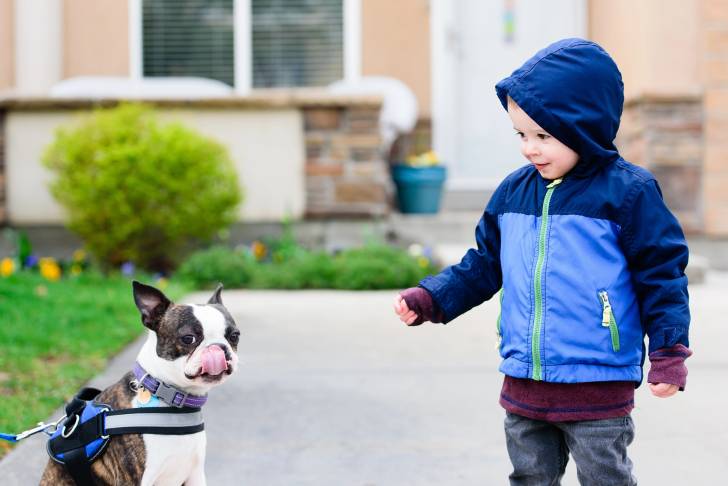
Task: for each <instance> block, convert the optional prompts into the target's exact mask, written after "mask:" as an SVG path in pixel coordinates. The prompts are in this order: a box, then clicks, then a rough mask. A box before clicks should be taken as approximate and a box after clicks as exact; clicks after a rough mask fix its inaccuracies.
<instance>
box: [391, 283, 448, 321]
mask: <svg viewBox="0 0 728 486" xmlns="http://www.w3.org/2000/svg"><path fill="white" fill-rule="evenodd" d="M400 295H401V296H402V298H403V299H404V301H405V302H406V303H407V307H409V308H410V310H413V311H415V313H416V314H417V316H418V317H417V319H416V320H415V322H413V323H412V324H411V325H414V326H416V325H419V324H422V323H423V322H425V321H430V322H442V321H443V318H442V312H440V309H439V308H438V306H437V304H436V303H435V300H434V299H433V298H432V295H430V293H429V292H428V291H427V290H426V289H424V288H422V287H413V288H410V289H407V290H403V291H402V292H400Z"/></svg>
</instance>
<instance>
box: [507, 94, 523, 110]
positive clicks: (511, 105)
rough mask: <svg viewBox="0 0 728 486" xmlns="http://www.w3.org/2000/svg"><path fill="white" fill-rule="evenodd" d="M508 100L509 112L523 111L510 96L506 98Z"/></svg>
mask: <svg viewBox="0 0 728 486" xmlns="http://www.w3.org/2000/svg"><path fill="white" fill-rule="evenodd" d="M506 99H507V100H508V111H516V110H520V109H521V107H520V106H518V105H517V104H516V102H515V101H513V98H511V97H510V96H506Z"/></svg>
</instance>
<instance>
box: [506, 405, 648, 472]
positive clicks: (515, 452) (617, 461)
mask: <svg viewBox="0 0 728 486" xmlns="http://www.w3.org/2000/svg"><path fill="white" fill-rule="evenodd" d="M505 429H506V445H507V447H508V455H509V456H510V458H511V463H512V464H513V473H511V475H510V476H509V479H510V480H511V486H558V485H559V484H561V478H562V477H563V475H564V470H565V469H566V463H567V462H568V460H569V453H571V455H572V456H573V457H574V462H575V463H576V471H577V476H578V477H579V483H580V484H581V485H582V486H608V485H615V486H632V485H636V484H637V480H636V479H635V478H634V476H632V461H630V460H629V458H628V457H627V446H628V445H629V444H631V443H632V439H634V423H633V422H632V417H630V416H626V417H619V418H613V419H603V420H583V421H579V422H542V421H540V420H533V419H530V418H526V417H522V416H520V415H515V414H512V413H507V412H506V420H505Z"/></svg>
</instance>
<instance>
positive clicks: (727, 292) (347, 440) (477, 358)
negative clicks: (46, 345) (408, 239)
mask: <svg viewBox="0 0 728 486" xmlns="http://www.w3.org/2000/svg"><path fill="white" fill-rule="evenodd" d="M690 293H691V299H692V301H691V304H692V305H691V307H692V309H693V331H692V348H693V350H694V351H695V356H694V357H693V358H691V359H690V361H689V368H690V377H689V380H688V383H689V384H688V389H687V391H686V392H685V393H681V394H679V396H677V397H674V398H671V399H667V400H660V399H657V398H653V397H652V396H650V395H649V392H648V390H647V389H646V387H641V388H640V389H639V390H638V393H637V399H636V400H637V408H636V410H635V411H634V418H635V423H636V426H637V439H636V441H635V443H634V444H633V446H632V448H631V457H632V458H633V460H634V462H635V464H636V467H635V473H636V475H637V477H638V479H639V480H640V484H641V485H643V486H649V485H682V484H722V483H724V482H725V478H726V477H728V448H727V447H726V444H727V443H728V421H726V420H724V419H723V418H722V407H723V406H724V405H725V404H726V403H728V388H727V387H726V384H727V383H728V382H727V381H726V374H727V373H728V353H726V351H725V349H726V343H728V322H726V317H725V316H726V315H727V314H728V312H726V310H727V309H728V305H727V302H728V300H727V299H728V274H709V275H708V279H707V281H706V283H705V284H702V285H696V286H693V287H691V288H690ZM393 294H394V293H393V292H362V293H352V292H252V291H227V292H225V293H224V295H223V299H224V301H225V302H226V304H227V305H228V307H229V309H230V310H231V312H232V313H233V314H234V315H235V317H236V319H237V320H238V323H239V325H240V327H241V328H242V330H243V337H242V339H241V349H240V357H241V363H242V368H241V369H240V372H239V373H238V374H237V375H235V376H234V377H233V379H231V380H230V381H229V382H228V383H227V384H226V385H224V386H223V387H221V388H219V389H217V390H215V391H213V393H212V396H211V398H210V401H209V403H208V405H206V407H205V417H206V427H207V433H208V454H207V467H206V469H207V476H208V484H211V485H241V484H242V485H253V486H268V485H270V486H278V485H281V486H283V485H286V486H287V485H336V486H339V485H359V486H364V485H397V486H400V485H418V486H420V485H501V484H507V475H508V473H509V470H510V465H509V462H508V458H507V455H506V450H505V445H504V437H503V431H502V420H503V411H502V410H501V409H500V407H499V406H498V404H497V398H498V392H499V389H500V382H501V376H500V375H499V373H498V372H497V364H498V357H497V355H496V351H495V350H494V342H495V336H494V326H495V320H496V315H497V305H493V304H492V303H486V304H484V305H483V306H481V307H479V308H478V309H475V310H473V311H471V312H470V313H468V314H467V315H465V316H462V317H461V318H459V319H457V320H456V321H455V322H454V323H452V324H450V325H448V326H436V325H424V326H420V327H418V328H406V327H404V326H403V325H401V324H400V323H399V321H397V320H396V319H395V317H394V316H393V313H392V311H391V300H392V297H393ZM207 297H208V295H207V294H204V295H203V294H197V295H192V296H190V297H189V298H188V300H189V301H191V302H204V301H205V300H206V299H207ZM139 344H140V343H139V342H138V343H136V344H135V345H134V346H132V347H130V348H129V349H128V350H127V351H125V352H124V353H122V355H120V356H118V357H117V358H116V359H115V360H114V361H113V363H112V364H111V366H110V368H109V369H108V370H106V371H105V372H104V373H103V374H102V375H101V376H100V377H98V378H97V379H95V380H94V381H93V383H92V384H94V385H97V386H102V387H103V386H106V385H108V384H110V383H112V382H113V381H115V380H116V379H118V377H119V376H120V375H121V374H122V373H123V372H124V371H126V370H127V369H129V368H130V367H131V365H132V363H133V360H134V355H135V353H136V350H137V349H138V347H139ZM45 461H46V456H45V452H44V444H43V440H42V438H40V437H38V438H34V439H30V440H28V441H27V442H26V443H24V444H22V445H21V446H20V447H18V448H17V449H16V450H14V451H13V452H12V453H10V454H9V455H8V456H7V457H6V458H5V459H4V460H3V461H2V462H0V477H1V478H3V480H2V483H3V484H18V485H28V484H34V483H37V481H38V478H39V475H40V472H41V470H42V468H43V465H44V463H45ZM575 477H576V476H575V472H574V466H573V463H571V464H570V466H569V469H568V474H567V478H566V479H565V481H564V484H565V485H576V484H577V482H576V479H575Z"/></svg>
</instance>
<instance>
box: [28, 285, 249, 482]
mask: <svg viewBox="0 0 728 486" xmlns="http://www.w3.org/2000/svg"><path fill="white" fill-rule="evenodd" d="M132 286H133V295H134V302H135V303H136V306H137V308H138V309H139V312H140V313H141V320H142V323H143V324H144V326H146V327H147V328H148V330H149V331H148V337H147V340H146V342H145V344H144V346H143V347H142V349H141V351H140V352H139V355H138V357H137V367H136V369H137V373H136V374H135V373H134V372H129V373H127V374H126V375H124V377H122V378H121V380H119V381H118V382H117V383H116V384H114V385H112V386H110V387H109V388H106V389H105V390H103V391H102V392H101V394H100V395H99V396H98V397H97V398H96V399H95V402H98V403H103V404H106V405H109V406H110V407H111V408H112V409H113V410H120V409H129V408H136V407H144V406H155V407H159V406H169V404H167V403H164V402H163V401H162V400H160V399H159V397H157V396H156V395H153V394H152V393H150V390H149V389H147V388H146V387H145V386H144V385H143V384H142V382H146V381H145V380H149V377H153V378H154V379H156V380H157V381H159V382H164V383H165V384H167V385H170V386H172V387H174V388H176V389H177V391H178V392H181V393H188V394H190V397H193V398H195V397H196V398H198V399H201V400H203V402H202V403H204V399H206V398H205V396H206V394H207V392H208V391H209V390H210V389H211V388H213V387H216V386H218V385H220V384H222V383H223V382H225V381H226V380H227V379H228V377H229V376H230V375H231V374H232V373H233V372H234V371H235V370H236V369H237V366H238V357H237V348H238V341H239V339H240V330H239V329H238V327H237V325H236V323H235V321H234V320H233V318H232V316H231V315H230V313H229V312H228V310H227V309H226V308H225V306H224V305H223V303H222V299H221V295H220V294H221V291H222V285H220V286H218V288H217V289H216V290H215V291H214V293H213V295H212V297H210V300H209V301H208V302H207V304H204V305H181V304H174V303H173V302H171V301H170V300H169V299H168V298H167V297H166V296H165V295H164V294H163V293H162V292H161V291H160V290H158V289H156V288H154V287H151V286H149V285H144V284H141V283H139V282H137V281H134V282H133V283H132ZM139 369H141V370H142V371H144V372H145V374H144V376H143V377H142V378H141V379H140V377H139V371H138V370H139ZM160 386H161V385H160ZM157 391H158V392H159V391H160V390H157ZM160 396H161V394H160ZM180 396H182V395H181V394H180ZM165 415H168V414H165ZM205 448H206V437H205V432H204V431H201V432H196V433H192V434H188V435H157V434H146V433H145V434H125V435H117V436H113V437H112V438H111V440H110V441H109V443H108V446H107V447H106V449H105V450H104V451H103V453H102V454H100V456H99V457H98V458H97V459H95V460H94V461H93V462H92V463H91V475H92V477H93V480H94V482H95V484H97V485H132V484H141V485H144V486H146V485H181V484H185V485H187V486H198V485H204V484H206V480H205V473H204V463H205ZM40 484H41V485H47V486H51V485H53V486H58V485H74V484H75V481H74V480H73V478H72V477H71V476H70V474H69V473H68V471H67V470H66V468H65V467H64V466H63V465H62V464H59V463H57V462H55V461H53V460H49V462H48V465H47V466H46V468H45V470H44V472H43V476H42V478H41V482H40Z"/></svg>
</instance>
